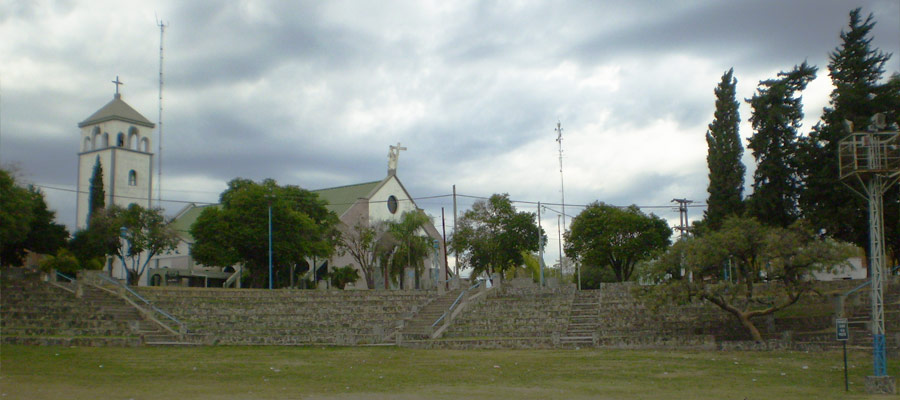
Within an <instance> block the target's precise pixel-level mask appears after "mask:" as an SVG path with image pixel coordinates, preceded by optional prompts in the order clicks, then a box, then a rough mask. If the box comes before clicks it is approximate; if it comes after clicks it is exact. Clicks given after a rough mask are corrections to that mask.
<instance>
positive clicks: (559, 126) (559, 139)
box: [554, 120, 581, 290]
mask: <svg viewBox="0 0 900 400" xmlns="http://www.w3.org/2000/svg"><path fill="white" fill-rule="evenodd" d="M554 130H555V131H556V143H559V193H560V195H561V197H562V204H561V206H562V213H561V214H562V231H565V230H566V187H565V185H564V184H563V148H562V141H563V137H562V133H563V129H562V123H560V122H559V120H557V121H556V129H554ZM559 240H560V242H559V245H560V248H562V235H560V239H559ZM565 259H566V257H565V255H564V254H562V251H560V253H559V269H560V271H565V269H566V261H565ZM576 273H577V274H578V290H581V269H580V268H577V266H576Z"/></svg>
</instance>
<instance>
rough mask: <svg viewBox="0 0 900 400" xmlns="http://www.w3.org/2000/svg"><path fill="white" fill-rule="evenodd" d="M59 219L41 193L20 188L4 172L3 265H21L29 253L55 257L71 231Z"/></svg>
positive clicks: (0, 174)
mask: <svg viewBox="0 0 900 400" xmlns="http://www.w3.org/2000/svg"><path fill="white" fill-rule="evenodd" d="M55 217H56V213H55V212H54V211H51V210H49V209H48V208H47V202H46V201H45V200H44V194H43V193H41V191H40V190H37V189H35V188H34V187H32V186H30V187H28V188H23V187H19V186H18V185H17V184H16V182H15V179H14V178H13V177H12V175H10V174H9V173H8V172H7V171H5V170H0V264H2V265H4V266H9V265H20V264H21V263H22V261H23V259H24V257H25V250H29V251H32V252H35V253H38V254H54V253H56V251H57V250H58V249H59V248H60V247H63V246H65V244H66V239H67V238H68V236H69V232H68V231H67V230H66V228H65V226H63V225H61V224H57V223H56V222H54V219H55Z"/></svg>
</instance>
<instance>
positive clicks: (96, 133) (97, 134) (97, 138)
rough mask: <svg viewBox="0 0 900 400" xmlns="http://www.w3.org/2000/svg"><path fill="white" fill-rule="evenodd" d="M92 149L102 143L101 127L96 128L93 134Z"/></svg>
mask: <svg viewBox="0 0 900 400" xmlns="http://www.w3.org/2000/svg"><path fill="white" fill-rule="evenodd" d="M91 136H92V138H91V149H93V150H96V149H97V148H98V146H99V145H100V143H99V141H100V128H94V133H93V135H91Z"/></svg>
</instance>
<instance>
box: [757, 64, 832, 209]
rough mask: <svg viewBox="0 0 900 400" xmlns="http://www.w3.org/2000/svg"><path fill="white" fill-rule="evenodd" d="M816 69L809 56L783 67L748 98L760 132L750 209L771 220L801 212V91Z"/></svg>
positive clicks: (758, 132)
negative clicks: (799, 165)
mask: <svg viewBox="0 0 900 400" xmlns="http://www.w3.org/2000/svg"><path fill="white" fill-rule="evenodd" d="M816 71H817V68H816V67H815V66H811V65H809V64H807V63H806V62H805V61H804V62H803V64H800V65H798V66H795V67H794V69H793V70H791V71H789V72H779V73H778V77H777V78H775V79H769V80H765V81H761V82H760V83H759V86H758V87H757V89H756V94H754V95H753V97H752V98H750V99H749V100H747V102H748V103H750V108H751V109H752V112H753V115H752V116H751V117H750V123H751V124H752V125H753V130H754V131H755V132H754V134H753V136H752V137H751V138H750V143H749V145H748V147H749V148H750V149H751V150H753V157H754V158H755V159H756V172H754V174H753V194H752V195H751V196H750V202H749V205H748V206H749V212H750V214H751V215H752V216H754V217H756V218H758V219H759V220H760V222H763V223H765V224H768V225H773V226H780V227H787V226H788V225H790V224H791V223H793V222H794V221H795V220H796V219H797V216H798V214H799V213H798V209H797V198H798V197H799V191H800V181H799V179H798V174H797V162H796V154H797V128H799V127H800V122H801V120H802V119H803V105H802V98H801V97H799V96H795V94H796V93H797V92H800V91H802V90H804V89H806V85H807V84H808V83H809V82H810V81H811V80H813V79H815V77H816Z"/></svg>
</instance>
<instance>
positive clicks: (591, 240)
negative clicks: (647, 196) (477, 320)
mask: <svg viewBox="0 0 900 400" xmlns="http://www.w3.org/2000/svg"><path fill="white" fill-rule="evenodd" d="M671 235H672V230H671V229H669V225H668V224H667V223H666V221H665V220H664V219H662V218H660V217H657V216H656V215H653V214H650V215H646V214H644V213H643V212H641V210H640V209H639V208H638V207H637V206H635V205H632V206H629V207H628V208H624V209H622V208H619V207H615V206H611V205H608V204H604V203H601V202H597V201H595V202H593V203H591V204H589V205H588V206H587V207H586V208H585V209H584V210H583V211H582V212H581V213H579V214H578V215H577V216H575V218H573V219H572V225H570V227H569V231H568V232H566V247H565V250H566V255H567V256H569V257H572V258H574V259H575V260H577V261H578V262H580V263H581V265H582V266H590V268H597V267H599V268H610V269H612V272H613V274H614V275H615V280H616V281H618V282H625V281H627V280H629V279H631V274H632V273H633V272H634V266H635V264H636V263H637V262H638V261H641V260H645V259H647V258H649V257H651V256H652V255H654V254H655V253H657V252H660V251H663V250H665V248H666V247H667V246H668V245H669V237H670V236H671ZM594 275H598V276H599V274H594V273H592V274H591V276H594ZM597 283H599V282H597Z"/></svg>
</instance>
